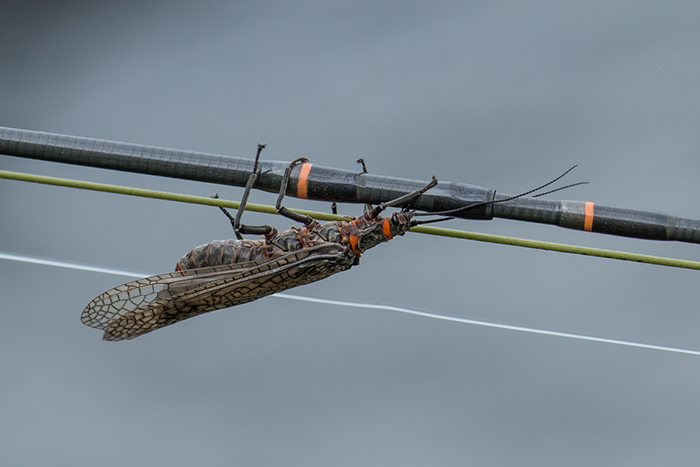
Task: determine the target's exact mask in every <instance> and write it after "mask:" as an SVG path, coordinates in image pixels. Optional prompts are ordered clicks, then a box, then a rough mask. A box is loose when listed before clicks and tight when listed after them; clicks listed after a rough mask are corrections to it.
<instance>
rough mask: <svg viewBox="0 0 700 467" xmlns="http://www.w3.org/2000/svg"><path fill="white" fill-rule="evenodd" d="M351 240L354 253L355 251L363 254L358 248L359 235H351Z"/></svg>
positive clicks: (357, 253)
mask: <svg viewBox="0 0 700 467" xmlns="http://www.w3.org/2000/svg"><path fill="white" fill-rule="evenodd" d="M349 240H350V248H352V251H353V253H355V254H356V255H361V254H362V252H361V251H360V250H359V249H358V248H357V241H358V240H359V238H358V237H357V235H350V237H349Z"/></svg>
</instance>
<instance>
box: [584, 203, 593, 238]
mask: <svg viewBox="0 0 700 467" xmlns="http://www.w3.org/2000/svg"><path fill="white" fill-rule="evenodd" d="M593 205H594V203H591V202H586V203H585V204H584V205H583V213H584V218H583V230H585V231H586V232H591V231H593Z"/></svg>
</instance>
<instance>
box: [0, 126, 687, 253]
mask: <svg viewBox="0 0 700 467" xmlns="http://www.w3.org/2000/svg"><path fill="white" fill-rule="evenodd" d="M0 154H5V155H8V156H15V157H23V158H28V159H37V160H44V161H51V162H62V163H67V164H76V165H83V166H88V167H99V168H104V169H111V170H121V171H126V172H136V173H142V174H150V175H159V176H163V177H172V178H180V179H186V180H196V181H201V182H209V183H218V184H222V185H233V186H239V187H245V186H246V183H247V182H248V179H249V176H250V174H251V172H252V171H253V167H254V161H253V160H252V159H245V158H239V157H233V156H227V155H219V154H211V153H204V152H196V151H183V150H179V149H169V148H162V147H156V146H146V145H139V144H132V143H123V142H116V141H107V140H101V139H94V138H84V137H78V136H68V135H62V134H56V133H46V132H40V131H30V130H20V129H15V128H6V127H0ZM288 165H289V163H288V162H278V161H260V162H259V164H258V167H257V170H258V171H257V179H256V181H255V185H254V187H253V188H256V189H259V190H264V191H268V192H271V193H277V192H278V191H279V189H280V184H281V183H282V179H283V176H284V171H285V169H286V168H287V167H288ZM424 185H425V181H420V180H411V179H405V178H398V177H389V176H384V175H376V174H371V173H366V172H365V171H352V170H343V169H336V168H331V167H323V166H320V165H316V164H312V163H311V162H304V163H302V164H300V165H298V166H297V167H295V168H294V170H293V171H292V173H291V176H290V178H289V185H288V188H287V192H286V194H287V195H289V196H294V197H297V198H304V199H313V200H319V201H330V202H342V203H362V204H380V203H383V202H387V201H389V200H392V199H396V198H400V197H402V196H405V195H407V194H408V193H411V192H414V191H416V190H419V189H420V188H421V187H422V186H424ZM411 208H412V209H416V210H421V211H426V212H432V213H436V214H438V213H441V212H449V215H450V216H452V217H459V218H463V219H477V220H491V219H493V218H494V217H497V218H503V219H513V220H520V221H526V222H536V223H541V224H552V225H558V226H560V227H564V228H569V229H574V230H584V231H588V232H599V233H604V234H609V235H618V236H623V237H632V238H643V239H651V240H674V241H680V242H688V243H700V220H698V219H692V218H687V217H681V216H674V215H670V214H665V213H661V212H654V211H647V210H639V209H628V208H620V207H614V206H605V205H601V204H595V203H592V202H586V201H565V200H549V199H542V198H538V197H528V196H520V197H517V196H513V195H509V194H505V193H496V190H494V189H491V188H484V187H479V186H475V185H469V184H466V183H459V182H449V181H440V183H439V184H438V185H437V186H435V187H434V188H432V189H431V190H430V191H428V192H426V193H424V194H423V195H422V196H420V197H419V198H417V199H415V200H413V201H412V203H411Z"/></svg>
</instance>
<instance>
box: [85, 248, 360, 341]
mask: <svg viewBox="0 0 700 467" xmlns="http://www.w3.org/2000/svg"><path fill="white" fill-rule="evenodd" d="M354 258H355V257H354V255H353V254H352V253H348V251H347V249H346V248H345V247H343V246H342V245H339V244H336V243H325V244H322V245H318V246H314V247H311V248H305V249H302V250H298V251H294V252H292V253H288V254H286V255H284V256H280V257H277V258H273V259H269V260H260V261H250V262H247V263H237V264H230V265H223V266H212V267H207V268H200V269H188V270H184V271H177V272H171V273H166V274H159V275H157V276H151V277H146V278H143V279H138V280H135V281H131V282H127V283H126V284H123V285H120V286H119V287H115V288H114V289H112V290H108V291H107V292H105V293H103V294H102V295H100V296H98V297H96V298H95V299H94V300H93V301H91V302H90V303H89V304H88V306H87V307H85V310H83V314H82V316H81V320H82V322H83V323H84V324H86V325H88V326H91V327H93V328H97V329H102V330H104V331H105V333H104V337H103V338H104V340H108V341H118V340H125V339H133V338H135V337H138V336H140V335H142V334H145V333H147V332H151V331H153V330H156V329H159V328H162V327H163V326H168V325H170V324H173V323H176V322H178V321H181V320H183V319H186V318H191V317H193V316H197V315H200V314H202V313H206V312H208V311H214V310H219V309H222V308H227V307H230V306H234V305H240V304H242V303H247V302H251V301H253V300H257V299H259V298H262V297H265V296H267V295H271V294H273V293H277V292H281V291H283V290H287V289H290V288H292V287H297V286H300V285H304V284H308V283H311V282H315V281H318V280H321V279H324V278H326V277H328V276H331V275H333V274H335V273H337V272H340V271H344V270H346V269H348V268H350V267H351V266H352V264H353V261H354Z"/></svg>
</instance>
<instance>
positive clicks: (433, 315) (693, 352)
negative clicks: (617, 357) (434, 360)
mask: <svg viewBox="0 0 700 467" xmlns="http://www.w3.org/2000/svg"><path fill="white" fill-rule="evenodd" d="M0 259H7V260H10V261H19V262H23V263H32V264H41V265H45V266H54V267H61V268H68V269H76V270H79V271H88V272H99V273H102V274H113V275H116V276H126V277H135V278H141V277H146V276H148V275H149V274H144V273H138V272H131V271H122V270H119V269H110V268H102V267H95V266H87V265H83V264H77V263H69V262H65V261H54V260H49V259H43V258H32V257H29V256H23V255H13V254H9V253H2V252H0ZM272 297H277V298H281V299H285V300H298V301H303V302H308V303H321V304H324V305H334V306H346V307H353V308H364V309H371V310H384V311H394V312H398V313H405V314H409V315H415V316H422V317H424V318H432V319H440V320H443V321H451V322H454V323H462V324H471V325H473V326H483V327H488V328H495V329H505V330H508V331H518V332H527V333H530V334H540V335H545V336H554V337H564V338H567V339H577V340H583V341H590V342H599V343H603V344H612V345H622V346H625V347H636V348H640V349H648V350H659V351H662V352H674V353H681V354H687V355H698V356H700V350H692V349H682V348H679V347H669V346H665V345H656V344H646V343H643V342H634V341H625V340H620V339H609V338H607V337H597V336H587V335H584V334H574V333H570V332H560V331H549V330H546V329H538V328H529V327H525V326H514V325H511V324H499V323H493V322H490V321H479V320H474V319H468V318H459V317H456V316H448V315H440V314H437V313H429V312H427V311H419V310H412V309H410V308H403V307H398V306H392V305H378V304H372V303H362V302H349V301H344V300H332V299H327V298H313V297H302V296H300V295H292V294H286V293H277V294H274V295H272Z"/></svg>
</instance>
